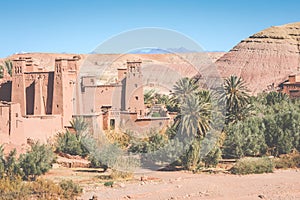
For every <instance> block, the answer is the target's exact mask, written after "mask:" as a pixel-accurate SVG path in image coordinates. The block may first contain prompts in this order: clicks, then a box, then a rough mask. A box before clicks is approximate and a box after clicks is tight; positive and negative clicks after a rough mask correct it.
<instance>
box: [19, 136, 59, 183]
mask: <svg viewBox="0 0 300 200" xmlns="http://www.w3.org/2000/svg"><path fill="white" fill-rule="evenodd" d="M54 161H55V155H54V153H53V151H52V149H51V147H49V146H47V145H45V144H42V145H41V144H39V143H38V142H37V143H35V144H33V145H32V146H31V150H30V151H27V153H26V154H22V155H21V156H20V159H19V162H20V167H21V168H22V171H23V173H24V179H26V180H36V178H37V176H40V175H42V174H45V173H46V172H47V171H49V169H51V168H52V164H53V163H54Z"/></svg>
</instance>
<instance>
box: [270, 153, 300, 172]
mask: <svg viewBox="0 0 300 200" xmlns="http://www.w3.org/2000/svg"><path fill="white" fill-rule="evenodd" d="M274 164H275V168H277V169H281V168H283V169H287V168H296V167H300V154H299V153H298V152H296V153H291V154H286V155H281V156H280V157H279V158H275V159H274Z"/></svg>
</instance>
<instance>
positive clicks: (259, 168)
mask: <svg viewBox="0 0 300 200" xmlns="http://www.w3.org/2000/svg"><path fill="white" fill-rule="evenodd" d="M273 169H274V164H273V161H272V160H271V159H270V158H267V157H262V158H242V159H239V160H238V161H237V163H236V164H235V165H234V166H233V167H232V168H231V170H230V171H231V173H232V174H262V173H271V172H273Z"/></svg>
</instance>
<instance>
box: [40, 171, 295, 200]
mask: <svg viewBox="0 0 300 200" xmlns="http://www.w3.org/2000/svg"><path fill="white" fill-rule="evenodd" d="M85 170H88V169H80V168H78V169H75V168H74V169H68V168H58V169H52V170H51V171H50V172H49V173H48V174H47V175H46V176H45V177H46V178H49V179H54V180H60V179H63V178H67V179H68V178H69V179H72V180H74V181H75V182H79V183H80V184H81V185H83V186H84V193H83V194H82V196H81V197H80V198H79V199H84V200H87V199H90V198H92V196H97V197H98V199H111V200H113V199H149V200H150V199H151V200H152V199H153V200H156V199H162V200H167V199H195V200H196V199H218V200H223V199H243V200H246V199H247V200H253V199H269V200H271V199H272V200H275V199H276V200H296V199H300V171H299V169H289V170H276V171H275V172H274V173H269V174H252V175H243V176H239V175H230V174H224V173H219V174H207V173H201V174H192V173H191V172H185V171H176V172H174V171H173V172H162V171H157V172H149V171H147V172H145V173H136V174H135V176H134V180H131V181H116V182H115V183H114V186H113V187H106V186H104V185H103V183H104V180H101V179H99V176H100V175H103V173H101V172H98V171H92V170H90V169H89V170H88V171H89V172H88V171H85ZM141 177H144V178H143V179H144V180H143V181H141V180H140V179H141Z"/></svg>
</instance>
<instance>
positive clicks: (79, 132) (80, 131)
mask: <svg viewBox="0 0 300 200" xmlns="http://www.w3.org/2000/svg"><path fill="white" fill-rule="evenodd" d="M70 124H71V127H72V128H73V129H74V130H75V132H76V137H77V139H78V140H79V141H80V140H81V138H82V137H83V136H84V133H85V131H86V130H87V128H88V124H87V122H86V121H85V120H84V118H83V117H75V118H73V119H72V121H71V122H70Z"/></svg>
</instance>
